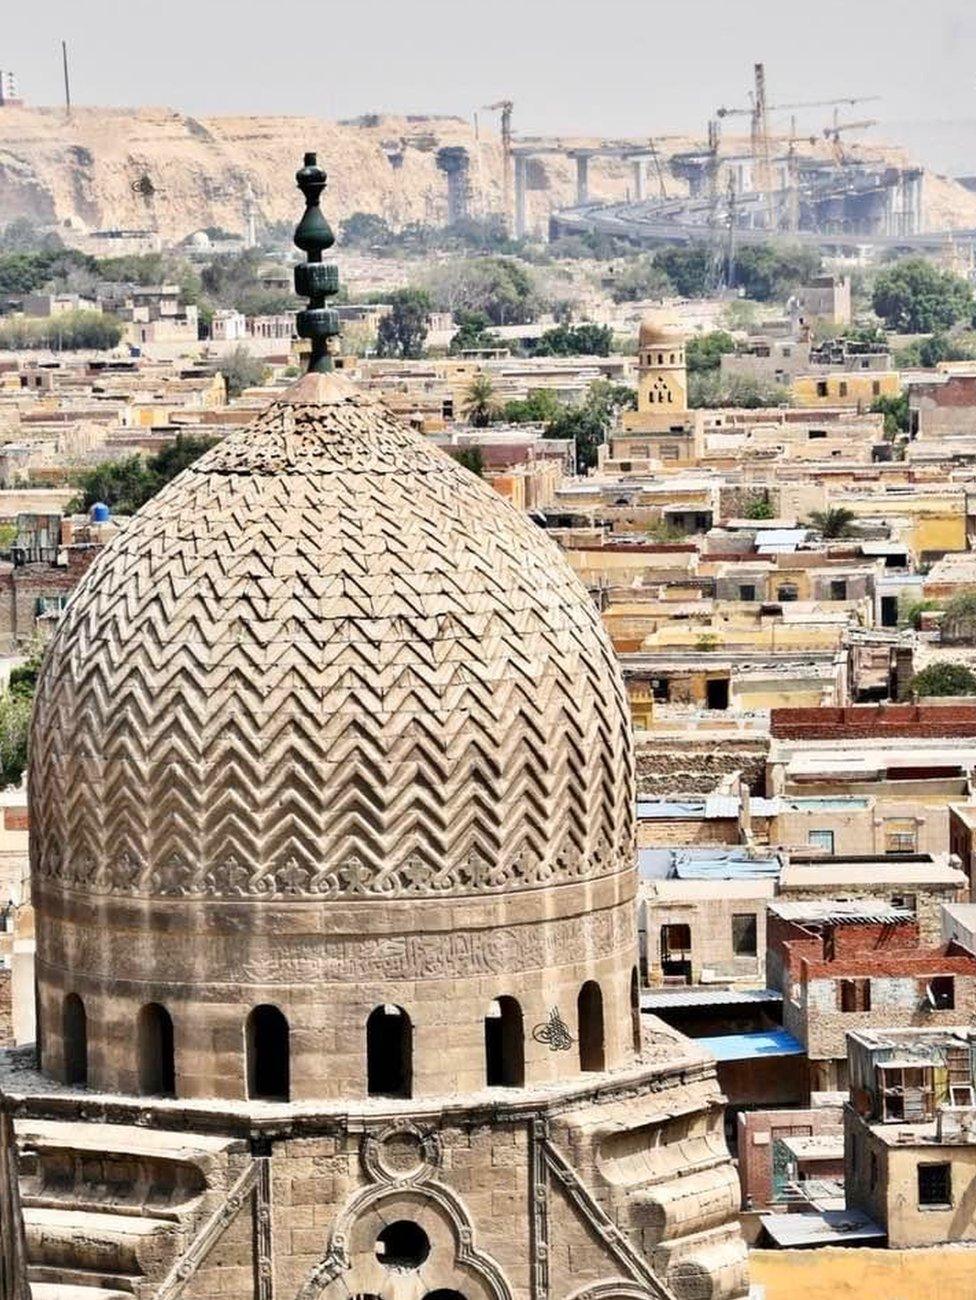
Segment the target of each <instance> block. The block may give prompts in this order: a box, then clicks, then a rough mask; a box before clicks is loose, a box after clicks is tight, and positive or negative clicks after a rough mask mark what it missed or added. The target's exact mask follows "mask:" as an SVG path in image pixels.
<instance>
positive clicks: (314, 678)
mask: <svg viewBox="0 0 976 1300" xmlns="http://www.w3.org/2000/svg"><path fill="white" fill-rule="evenodd" d="M632 795H633V757H632V752H631V741H630V725H629V720H628V710H627V704H626V697H625V693H624V687H623V683H622V680H621V677H620V673H619V669H618V667H617V664H616V660H615V657H614V654H613V651H612V648H611V646H610V644H609V642H608V640H607V637H606V635H605V633H604V630H603V627H602V625H601V622H600V619H599V615H598V614H597V612H596V610H595V609H594V607H593V604H592V602H591V600H590V599H589V597H588V595H587V593H586V591H585V590H584V588H583V587H582V585H581V584H580V583H579V582H578V581H577V579H576V578H575V576H574V575H573V574H572V572H571V571H570V569H569V567H568V565H567V564H566V563H565V561H564V559H563V557H562V556H561V555H560V553H559V551H558V548H557V547H556V546H554V545H553V544H552V543H551V542H550V541H549V539H548V538H546V537H545V536H544V534H543V533H542V532H541V531H540V530H539V529H537V528H536V527H535V526H534V525H533V524H531V523H529V522H528V521H527V520H526V519H524V518H523V517H522V516H521V515H519V514H518V513H517V512H516V511H514V510H512V509H511V508H510V507H509V506H508V505H507V504H506V503H505V502H504V501H502V500H501V498H500V497H498V496H497V495H496V494H495V493H494V492H493V491H492V490H491V489H490V488H489V487H487V486H486V485H485V484H483V483H482V482H481V481H480V480H479V479H477V478H476V477H475V476H474V475H472V474H470V473H469V472H468V471H467V470H465V469H463V468H462V467H461V466H459V465H457V464H456V463H455V462H454V461H452V460H451V459H449V458H448V457H447V456H445V455H443V454H442V453H441V452H440V451H438V450H437V449H436V448H433V447H431V446H430V445H429V444H427V443H426V442H425V441H424V439H423V438H422V437H420V436H419V435H417V434H415V433H414V432H413V431H411V430H410V429H407V428H406V427H404V426H402V425H401V424H400V423H399V422H398V421H397V420H396V419H395V418H394V417H393V416H392V415H391V414H390V413H389V412H388V411H387V410H386V409H385V408H384V407H383V406H382V405H380V404H379V403H377V402H376V401H374V400H373V399H371V398H368V397H366V396H364V395H362V394H360V393H359V392H357V391H356V390H355V389H354V388H352V386H350V385H349V384H348V383H346V382H345V381H344V380H343V379H341V378H340V377H338V376H308V377H306V379H304V380H303V381H301V383H300V384H298V385H296V386H295V388H294V389H292V390H291V391H290V393H289V394H288V395H286V397H285V398H284V399H283V400H281V401H278V402H276V403H275V404H274V405H272V406H271V407H270V408H269V409H268V410H267V411H266V412H265V413H264V414H263V415H262V416H261V417H260V418H259V419H258V420H256V421H255V422H254V424H253V425H251V426H250V427H249V428H248V429H246V430H242V431H241V432H240V433H236V434H234V435H232V436H231V437H230V438H228V439H227V440H226V441H225V442H223V443H221V444H220V445H219V446H217V447H215V448H214V449H213V450H211V451H210V452H208V453H207V454H206V455H205V456H204V457H202V458H201V459H200V460H199V461H198V462H197V463H196V464H195V465H194V466H193V467H191V468H190V469H189V470H187V471H186V472H185V473H184V474H182V475H181V476H180V477H179V478H178V479H176V480H175V481H174V482H173V483H171V484H169V486H168V487H167V488H165V489H164V490H163V491H162V492H161V493H160V494H159V495H158V496H157V497H156V498H155V499H154V500H153V501H151V502H150V503H149V504H148V505H147V506H146V507H145V508H144V509H143V510H141V511H140V512H139V514H138V515H137V516H136V517H135V518H134V520H133V521H132V523H131V524H130V525H129V526H128V527H127V528H126V529H125V531H124V532H123V533H122V534H121V535H120V536H119V537H118V538H116V539H115V540H114V541H113V542H112V543H111V544H110V545H109V546H107V547H106V549H105V551H104V553H103V554H102V555H101V556H100V557H99V558H98V560H97V561H96V562H95V564H94V565H93V566H92V567H91V569H90V570H89V572H88V574H87V575H86V577H85V579H84V580H83V581H82V583H81V584H80V586H79V587H78V589H77V591H76V593H75V595H74V597H73V599H72V601H71V603H70V605H69V608H68V610H67V612H66V613H65V615H64V617H63V619H62V621H61V624H60V626H59V628H58V630H57V632H56V634H55V636H54V638H53V641H52V645H51V647H50V649H49V652H48V655H47V658H46V661H45V664H44V668H43V672H42V674H41V681H40V684H39V689H38V694H37V705H36V710H35V718H34V726H33V732H32V738H31V773H30V800H31V825H32V834H31V845H32V865H33V870H34V873H35V880H36V883H38V884H42V885H43V884H47V885H48V886H50V885H51V884H59V885H61V886H64V887H67V888H70V889H78V890H83V891H86V892H94V893H99V894H133V895H138V896H156V897H164V898H165V897H179V896H202V897H208V896H210V897H232V898H248V897H253V898H255V899H261V898H268V897H280V898H282V899H288V898H303V897H305V898H307V897H313V898H314V897H330V896H339V895H377V896H390V895H401V894H414V893H418V894H433V895H438V894H458V893H480V892H484V891H492V890H509V889H516V888H520V887H532V886H538V885H543V884H548V883H551V882H556V881H560V880H567V879H580V878H589V877H594V876H599V875H604V874H609V873H611V872H614V871H619V870H625V869H628V870H629V869H632V866H633V822H632Z"/></svg>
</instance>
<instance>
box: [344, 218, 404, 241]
mask: <svg viewBox="0 0 976 1300" xmlns="http://www.w3.org/2000/svg"><path fill="white" fill-rule="evenodd" d="M393 240H394V235H393V231H392V229H391V227H390V224H389V222H388V221H386V220H384V218H383V217H380V216H378V215H377V214H376V213H375V212H352V213H350V214H349V216H348V217H346V219H345V221H344V222H343V223H342V245H343V247H350V248H369V247H382V248H386V247H387V246H388V245H390V244H392V243H393Z"/></svg>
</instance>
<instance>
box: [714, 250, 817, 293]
mask: <svg viewBox="0 0 976 1300" xmlns="http://www.w3.org/2000/svg"><path fill="white" fill-rule="evenodd" d="M821 266H822V262H821V258H820V254H819V253H818V252H816V251H815V250H814V249H811V248H803V247H801V246H799V245H788V244H787V245H784V244H746V245H745V247H743V248H740V249H739V252H738V253H737V254H736V259H735V283H736V285H737V286H738V287H739V288H740V289H743V290H744V291H745V294H746V297H747V298H754V299H755V300H756V301H757V302H781V301H783V299H785V298H788V297H789V295H790V294H791V293H793V292H795V290H797V289H798V288H799V287H800V285H801V284H807V283H808V282H809V281H810V280H811V279H812V278H813V276H815V275H817V274H819V272H820V269H821Z"/></svg>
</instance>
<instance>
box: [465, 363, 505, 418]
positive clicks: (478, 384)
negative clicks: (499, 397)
mask: <svg viewBox="0 0 976 1300" xmlns="http://www.w3.org/2000/svg"><path fill="white" fill-rule="evenodd" d="M462 410H463V412H464V415H465V417H466V418H467V420H468V423H469V424H473V425H474V427H475V428H476V429H484V428H487V426H488V425H489V424H491V423H492V421H493V420H494V419H495V418H496V417H497V415H498V403H497V401H496V400H495V386H494V384H493V383H492V382H491V379H490V378H489V377H488V375H486V374H484V373H482V372H480V371H479V373H478V374H476V375H475V377H474V378H473V379H472V380H471V383H470V384H469V385H468V387H467V389H466V390H465V394H464V402H463V404H462Z"/></svg>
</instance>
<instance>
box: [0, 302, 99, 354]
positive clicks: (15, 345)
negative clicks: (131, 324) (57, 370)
mask: <svg viewBox="0 0 976 1300" xmlns="http://www.w3.org/2000/svg"><path fill="white" fill-rule="evenodd" d="M122 332H123V330H122V323H121V321H119V320H117V319H116V318H115V317H114V316H109V315H106V314H105V313H103V312H100V311H66V312H60V313H59V314H58V315H57V316H40V317H37V316H12V317H10V318H8V319H7V320H4V321H2V322H0V350H7V351H9V350H17V351H21V350H29V349H36V348H48V349H52V350H54V351H56V352H74V351H78V350H81V349H88V348H91V349H93V350H97V351H103V350H104V351H107V350H109V349H111V348H114V347H117V346H118V344H119V342H120V340H121V338H122Z"/></svg>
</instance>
